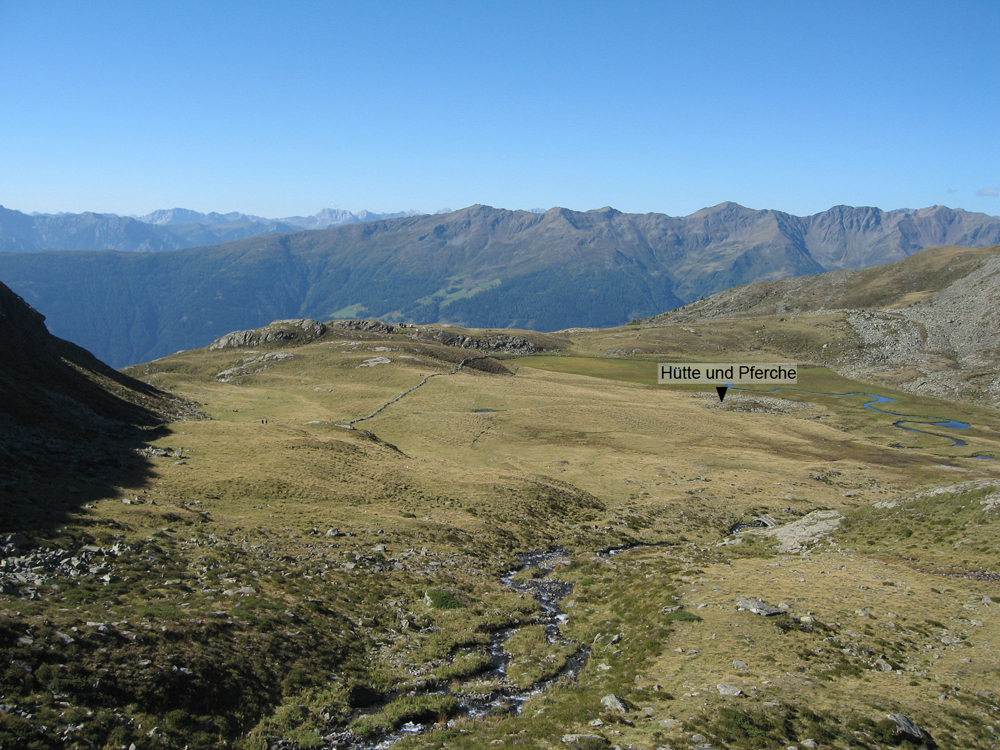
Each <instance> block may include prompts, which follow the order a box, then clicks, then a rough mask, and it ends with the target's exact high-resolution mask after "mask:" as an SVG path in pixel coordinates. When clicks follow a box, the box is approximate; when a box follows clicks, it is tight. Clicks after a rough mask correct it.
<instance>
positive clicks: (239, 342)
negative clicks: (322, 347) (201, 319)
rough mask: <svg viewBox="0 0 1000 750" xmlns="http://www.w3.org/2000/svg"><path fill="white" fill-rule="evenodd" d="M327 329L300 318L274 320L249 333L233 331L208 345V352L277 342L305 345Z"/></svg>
mask: <svg viewBox="0 0 1000 750" xmlns="http://www.w3.org/2000/svg"><path fill="white" fill-rule="evenodd" d="M326 330H327V327H326V325H324V324H323V323H320V322H319V321H318V320H313V319H312V318H301V319H299V320H276V321H274V322H273V323H271V324H270V325H266V326H264V327H263V328H254V329H252V330H249V331H233V332H232V333H227V334H226V335H225V336H223V337H222V338H220V339H216V340H215V341H213V342H212V343H211V344H210V345H209V347H208V348H209V350H216V349H228V348H231V347H233V348H238V347H241V346H261V345H262V344H271V343H274V342H277V341H282V342H289V341H294V342H296V343H298V344H307V343H309V342H310V341H313V340H314V339H317V338H319V337H320V336H322V335H323V334H324V333H326Z"/></svg>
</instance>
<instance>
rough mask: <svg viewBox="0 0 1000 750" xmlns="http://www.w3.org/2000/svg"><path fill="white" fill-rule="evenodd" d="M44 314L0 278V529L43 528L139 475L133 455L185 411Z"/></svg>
mask: <svg viewBox="0 0 1000 750" xmlns="http://www.w3.org/2000/svg"><path fill="white" fill-rule="evenodd" d="M44 321H45V318H44V316H42V315H41V314H40V313H38V312H37V311H36V310H34V309H32V308H31V307H29V306H28V305H27V304H26V303H25V302H24V300H22V299H21V298H20V297H18V296H17V295H16V294H14V293H13V292H12V291H11V290H10V289H8V288H7V287H6V286H4V285H2V284H0V339H2V341H3V347H4V353H3V357H2V358H0V428H2V429H0V469H2V471H0V476H2V480H0V481H2V483H3V490H4V498H5V502H4V503H3V504H2V506H0V513H2V516H0V528H3V529H4V530H12V529H30V530H33V531H44V530H45V529H48V528H50V527H52V526H53V525H55V524H57V523H60V522H62V521H64V520H65V517H66V514H67V513H69V512H71V511H73V510H74V509H77V508H79V507H80V506H81V505H83V504H84V503H86V502H87V501H88V500H90V499H93V498H95V497H99V496H103V495H104V494H105V493H107V492H108V491H109V485H111V484H115V483H119V482H121V481H123V480H125V479H126V478H130V480H131V481H141V478H142V477H143V476H144V474H145V473H146V471H147V470H148V465H147V462H146V460H145V459H144V458H143V457H141V456H140V455H138V454H137V453H136V452H135V449H138V448H140V447H142V446H143V445H144V441H145V440H149V439H154V438H156V437H158V436H162V435H164V434H165V431H164V430H163V429H162V428H158V427H157V425H159V424H161V423H163V422H164V421H166V420H169V419H171V418H172V416H176V415H178V414H180V413H183V412H184V411H186V410H188V409H189V408H190V406H189V405H188V404H186V403H185V402H183V401H182V400H180V399H177V398H174V397H172V396H170V395H169V394H167V393H164V392H163V391H161V390H159V389H157V388H154V387H152V386H150V385H147V384H145V383H142V382H140V381H138V380H135V379H133V378H130V377H128V376H127V375H123V374H122V373H120V372H117V371H115V370H113V369H111V368H110V367H108V366H107V365H105V364H104V363H103V362H101V361H100V360H98V359H97V358H96V357H94V356H93V355H92V354H90V353H89V352H88V351H86V350H85V349H82V348H80V347H79V346H77V345H75V344H72V343H70V342H68V341H63V340H61V339H58V338H56V337H55V336H52V335H51V334H49V332H48V331H47V330H46V328H45V323H44Z"/></svg>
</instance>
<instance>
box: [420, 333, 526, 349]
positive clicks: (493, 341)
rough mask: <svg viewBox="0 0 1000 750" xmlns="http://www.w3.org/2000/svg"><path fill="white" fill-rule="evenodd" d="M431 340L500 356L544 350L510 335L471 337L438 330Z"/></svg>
mask: <svg viewBox="0 0 1000 750" xmlns="http://www.w3.org/2000/svg"><path fill="white" fill-rule="evenodd" d="M430 338H431V339H433V340H434V341H437V342H440V343H442V344H444V345H445V346H457V347H460V348H462V349H477V350H479V351H481V352H494V353H500V354H537V353H538V352H541V351H544V349H543V348H542V347H540V346H538V345H537V344H535V343H533V342H532V341H530V340H529V339H527V338H525V337H524V336H515V335H513V334H510V333H487V334H484V335H482V336H470V335H468V334H464V333H455V332H452V331H447V330H438V331H434V332H433V333H431V334H430Z"/></svg>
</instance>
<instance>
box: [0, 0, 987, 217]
mask: <svg viewBox="0 0 1000 750" xmlns="http://www.w3.org/2000/svg"><path fill="white" fill-rule="evenodd" d="M998 40H1000V2H998V1H997V0H980V1H976V0H971V1H966V2H963V1H962V0H947V1H942V2H885V1H876V2H871V1H870V0H869V1H866V2H847V1H843V0H842V1H839V2H833V1H830V2H819V1H818V0H817V1H815V2H811V1H810V0H797V1H796V2H751V1H750V0H746V1H745V2H684V3H682V2H655V3H643V2H632V3H629V2H625V3H622V2H541V1H539V2H522V3H511V2H483V3H480V2H472V1H471V0H464V1H463V2H423V1H421V2H417V1H414V2H405V3H404V2H353V3H337V2H294V0H289V1H286V2H253V1H252V0H244V1H243V2H221V1H220V2H215V1H208V2H205V0H201V1H200V2H159V3H156V2H131V1H130V2H86V1H85V2H79V1H76V2H46V1H45V0H0V71H2V74H0V203H2V204H3V205H5V206H7V207H8V208H16V209H19V210H23V211H42V212H56V211H73V212H76V211H83V210H94V211H101V212H114V213H123V214H124V213H139V214H142V213H146V212H148V211H151V210H153V209H157V208H171V207H175V206H182V207H186V208H193V209H196V210H201V211H211V210H214V211H233V210H237V211H243V212H247V213H254V214H260V215H265V216H272V217H276V216H285V215H291V214H308V213H314V212H316V211H317V210H319V209H321V208H324V207H328V206H333V207H338V208H347V209H351V210H359V209H362V208H367V209H369V210H373V211H395V210H403V209H418V210H422V211H435V210H437V209H440V208H443V207H450V208H460V207H463V206H467V205H470V204H473V203H486V204H490V205H494V206H502V207H506V208H535V207H542V208H548V207H551V206H556V205H558V206H567V207H569V208H574V209H580V210H585V209H590V208H598V207H601V206H605V205H611V206H614V207H615V208H618V209H620V210H623V211H632V212H645V211H658V212H664V213H668V214H672V215H684V214H688V213H691V212H693V211H695V210H697V209H699V208H701V207H704V206H710V205H714V204H716V203H720V202H722V201H726V200H732V201H736V202H738V203H742V204H744V205H747V206H750V207H753V208H776V209H780V210H784V211H788V212H791V213H796V214H809V213H815V212H818V211H822V210H825V209H827V208H829V207H830V206H832V205H836V204H849V205H873V206H878V207H880V208H884V209H890V208H901V207H908V208H918V207H922V206H929V205H934V204H944V205H949V206H953V207H961V208H966V209H968V210H975V211H984V212H986V213H990V214H994V215H996V214H1000V197H998V196H997V189H998V188H1000V85H998V82H1000V59H998V58H1000V53H998V49H1000V47H998Z"/></svg>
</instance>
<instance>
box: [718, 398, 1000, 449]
mask: <svg viewBox="0 0 1000 750" xmlns="http://www.w3.org/2000/svg"><path fill="white" fill-rule="evenodd" d="M731 390H734V391H737V392H739V393H750V394H754V393H784V392H793V393H809V394H812V395H814V396H833V397H835V398H843V397H846V396H867V397H868V398H869V399H870V400H869V401H866V402H865V403H864V407H865V408H866V409H868V410H869V411H874V412H878V413H879V414H885V415H886V416H887V417H901V419H899V420H897V421H895V422H893V423H892V424H893V427H898V428H899V429H901V430H906V431H907V432H919V433H921V434H922V435H931V436H933V437H938V438H942V439H943V440H950V441H951V443H952V447H955V448H964V447H966V446H967V445H968V443H967V442H965V441H964V440H962V439H961V438H958V437H954V436H952V435H941V434H939V433H936V432H929V431H927V430H920V429H917V428H916V427H907V425H911V424H920V425H927V426H930V427H944V428H945V429H948V430H967V429H969V427H970V426H971V425H969V424H968V423H967V422H959V421H957V420H955V419H943V418H940V417H917V416H913V415H910V414H896V413H895V412H891V411H886V410H885V409H879V408H878V406H876V404H895V403H898V402H899V399H897V398H889V397H888V396H879V395H878V394H875V393H865V392H863V391H854V392H852V393H822V392H821V391H806V390H803V389H801V388H775V389H774V390H773V391H750V390H746V389H743V388H732V389H731ZM974 458H989V456H974Z"/></svg>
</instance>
